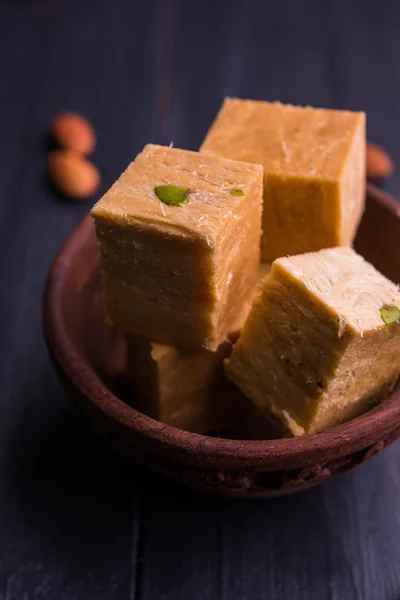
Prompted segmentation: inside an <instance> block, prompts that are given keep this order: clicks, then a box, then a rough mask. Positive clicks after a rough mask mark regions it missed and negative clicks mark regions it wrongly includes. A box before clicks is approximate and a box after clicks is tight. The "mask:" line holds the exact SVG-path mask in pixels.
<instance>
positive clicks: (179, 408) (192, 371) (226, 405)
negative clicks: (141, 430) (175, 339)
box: [126, 263, 271, 433]
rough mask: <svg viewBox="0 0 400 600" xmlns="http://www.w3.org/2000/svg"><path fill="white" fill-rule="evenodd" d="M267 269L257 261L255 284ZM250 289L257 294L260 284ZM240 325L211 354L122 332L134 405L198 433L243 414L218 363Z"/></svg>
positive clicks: (268, 266)
mask: <svg viewBox="0 0 400 600" xmlns="http://www.w3.org/2000/svg"><path fill="white" fill-rule="evenodd" d="M270 269H271V264H270V263H261V264H260V269H259V274H258V279H259V282H260V281H261V280H262V279H263V278H264V277H265V276H266V275H267V273H269V271H270ZM254 293H255V294H257V293H259V289H258V285H257V287H256V289H255V290H254ZM250 301H251V299H250ZM240 325H241V323H238V324H237V325H236V326H234V328H233V332H232V335H230V336H229V338H230V339H229V340H225V341H224V342H222V344H221V345H220V346H219V348H218V350H216V351H215V352H210V351H208V350H202V349H200V350H199V349H196V350H190V349H189V350H188V349H184V348H176V347H174V346H166V345H164V344H157V343H156V342H152V341H150V340H148V339H147V338H145V337H143V336H138V335H128V336H126V337H127V349H128V350H127V360H126V377H127V381H128V383H129V387H130V389H131V390H132V392H133V398H134V403H135V408H137V409H138V410H140V411H141V412H143V413H145V414H147V415H149V416H150V417H153V418H154V419H157V420H159V421H162V422H163V423H166V424H167V425H173V426H174V427H178V428H179V429H186V430H187V431H194V432H196V433H206V432H208V431H210V430H212V429H218V428H220V427H222V426H224V425H228V424H230V423H231V422H232V421H233V420H235V419H236V418H237V417H238V414H240V413H241V411H242V409H243V406H242V405H243V401H245V399H244V398H243V396H242V395H241V394H240V393H239V392H238V390H237V388H235V386H233V385H232V384H231V383H230V382H229V381H227V379H226V377H225V374H224V369H223V365H222V361H223V359H225V358H227V357H228V356H229V354H230V353H231V351H232V341H236V339H237V338H238V337H239V334H240ZM245 403H246V404H247V402H246V401H245Z"/></svg>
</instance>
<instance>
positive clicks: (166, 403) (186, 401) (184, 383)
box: [126, 335, 247, 433]
mask: <svg viewBox="0 0 400 600" xmlns="http://www.w3.org/2000/svg"><path fill="white" fill-rule="evenodd" d="M127 342H128V344H127V345H128V352H127V363H126V377H127V381H128V384H129V388H130V390H131V392H132V398H133V401H134V406H135V408H137V409H138V410H140V411H141V412H143V413H145V414H147V415H148V416H150V417H153V418H154V419H157V420H158V421H161V422H162V423H165V424H167V425H172V426H173V427H177V428H178V429H185V430H186V431H192V432H195V433H207V432H209V431H211V430H215V429H219V428H221V427H223V426H225V425H228V424H230V423H231V422H232V420H234V419H235V418H236V416H237V414H238V412H239V413H240V411H242V410H243V407H245V406H246V405H247V400H246V399H245V398H243V396H242V395H241V394H240V393H239V391H238V390H237V389H236V388H235V386H233V385H232V383H231V382H230V381H228V380H227V379H226V377H225V374H224V369H223V364H222V361H223V359H224V358H226V357H227V356H228V355H229V353H230V352H231V349H232V343H231V342H230V341H229V340H226V341H224V342H222V344H221V345H220V347H219V348H218V350H216V351H215V352H210V351H208V350H201V349H200V350H199V349H196V350H187V349H183V348H176V347H173V346H166V345H164V344H157V343H155V342H151V341H150V340H148V339H147V338H144V337H142V336H135V335H130V336H127Z"/></svg>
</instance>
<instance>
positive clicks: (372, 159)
mask: <svg viewBox="0 0 400 600" xmlns="http://www.w3.org/2000/svg"><path fill="white" fill-rule="evenodd" d="M393 171H394V164H393V160H392V158H391V157H390V156H389V154H388V153H387V152H386V150H384V149H383V148H382V147H381V146H378V145H377V144H373V143H372V142H368V144H367V179H371V180H372V181H379V180H381V179H387V178H388V177H390V176H391V175H392V174H393Z"/></svg>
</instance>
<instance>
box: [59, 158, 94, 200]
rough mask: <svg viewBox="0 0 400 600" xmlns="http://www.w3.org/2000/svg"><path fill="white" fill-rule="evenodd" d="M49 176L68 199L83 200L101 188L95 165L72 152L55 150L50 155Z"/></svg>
mask: <svg viewBox="0 0 400 600" xmlns="http://www.w3.org/2000/svg"><path fill="white" fill-rule="evenodd" d="M48 164H49V174H50V177H51V179H52V181H53V183H54V185H55V186H56V187H57V188H58V190H59V191H60V192H61V193H62V194H63V195H64V196H66V197H68V198H72V199H75V200H83V199H85V198H88V197H89V196H92V195H93V194H94V193H95V192H96V191H97V190H98V188H99V185H100V173H99V171H98V169H97V168H96V167H95V165H94V164H93V163H91V162H90V161H89V160H87V159H86V158H85V157H84V156H82V155H81V154H78V153H77V152H73V151H72V150H54V151H53V152H51V153H50V154H49V163H48Z"/></svg>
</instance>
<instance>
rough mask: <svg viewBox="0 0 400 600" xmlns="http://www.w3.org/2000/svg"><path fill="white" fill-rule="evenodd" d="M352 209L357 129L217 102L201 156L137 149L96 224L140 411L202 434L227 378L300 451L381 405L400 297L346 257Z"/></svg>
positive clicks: (395, 361) (360, 169) (359, 123)
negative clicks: (311, 438) (305, 440)
mask: <svg viewBox="0 0 400 600" xmlns="http://www.w3.org/2000/svg"><path fill="white" fill-rule="evenodd" d="M364 197H365V116H364V114H363V113H351V112H347V111H331V110H322V109H313V108H310V107H307V108H299V107H293V106H285V105H282V104H278V103H272V104H270V103H267V102H254V101H249V100H246V101H245V100H237V99H227V100H226V101H225V102H224V104H223V106H222V108H221V110H220V113H219V114H218V116H217V118H216V120H215V122H214V124H213V125H212V127H211V129H210V131H209V132H208V134H207V137H206V139H205V141H204V142H203V145H202V147H201V149H200V152H189V151H186V150H180V149H175V148H170V147H162V146H156V145H147V146H146V147H145V148H144V149H143V151H142V152H141V153H140V154H139V155H138V156H137V157H136V159H135V160H134V162H132V163H131V164H130V165H129V167H128V168H127V170H126V171H125V172H124V173H123V174H122V175H121V177H120V178H119V179H118V181H117V182H116V183H115V184H114V185H113V186H112V187H111V189H110V190H109V191H108V192H107V193H106V194H105V196H104V197H103V198H102V199H101V200H100V201H99V202H98V203H97V204H96V206H95V207H94V208H93V210H92V214H93V217H94V220H95V226H96V234H97V238H98V241H99V246H100V251H101V265H102V277H103V291H104V304H105V312H106V316H107V319H108V321H109V322H110V323H111V324H112V325H114V326H115V327H117V328H118V329H120V330H121V331H123V332H124V333H126V336H127V340H128V359H127V375H128V378H129V379H130V381H131V383H132V386H133V388H134V389H135V397H136V406H137V407H138V408H139V409H140V410H142V411H143V412H145V413H147V414H149V415H150V416H153V417H154V418H157V419H159V420H161V421H163V422H165V423H167V424H171V425H174V426H176V427H180V428H183V429H188V430H191V431H198V432H206V431H208V430H211V429H214V428H217V427H220V426H222V425H223V424H224V423H226V422H228V421H229V419H230V418H231V417H232V416H233V415H234V413H235V412H236V411H238V410H240V405H241V402H242V400H243V399H242V397H241V396H240V394H239V393H236V392H234V387H233V386H232V387H231V388H229V391H230V393H226V387H225V388H224V386H229V385H230V384H229V383H228V382H227V380H226V377H225V375H227V376H228V378H229V379H230V380H232V381H233V382H234V383H235V384H236V386H237V387H238V388H239V389H240V390H241V392H244V394H245V395H246V396H247V398H249V399H250V400H252V401H253V402H254V403H255V405H256V406H258V407H260V408H261V409H262V410H265V411H267V412H268V414H270V415H271V417H272V418H273V419H274V420H276V421H278V422H279V423H280V425H281V426H282V428H283V429H285V430H286V431H287V432H289V433H291V434H293V435H302V434H304V433H314V432H317V431H321V430H323V429H326V428H327V427H330V426H332V425H335V424H337V423H340V422H343V421H344V420H346V419H348V418H351V417H353V416H355V415H357V414H359V413H360V412H362V411H363V410H366V408H368V407H369V406H371V405H372V404H374V403H376V402H377V401H378V400H379V399H381V398H382V397H383V396H384V395H385V394H386V393H387V391H388V390H389V389H390V388H391V386H392V385H393V384H394V382H395V380H396V379H397V376H398V374H399V371H400V325H399V322H398V318H397V317H396V315H397V313H396V309H397V310H398V307H400V294H399V291H398V288H397V287H396V286H395V285H394V284H393V283H391V282H390V281H389V280H387V279H386V278H385V277H383V275H381V274H380V273H378V272H377V271H376V270H375V269H374V268H373V267H372V266H371V265H369V264H368V263H366V262H365V261H364V260H363V259H362V258H361V257H359V256H358V255H357V254H356V253H355V252H354V251H353V250H351V249H350V246H351V243H352V241H353V239H354V236H355V233H356V230H357V226H358V223H359V220H360V218H361V215H362V211H363V207H364ZM332 247H333V249H330V250H323V249H324V248H332ZM260 248H261V254H260ZM304 252H306V253H307V254H302V253H304ZM287 255H290V256H287ZM293 255H295V256H293ZM285 256H287V257H286V258H279V257H285ZM261 258H263V259H264V260H267V261H271V260H275V259H278V260H275V262H274V263H273V265H272V271H271V273H270V274H268V275H266V276H265V277H264V274H265V273H264V271H265V270H269V268H268V266H266V265H265V264H263V263H262V262H260V259H261ZM260 278H261V283H260V282H259V279H260ZM385 311H386V312H385ZM249 313H250V315H249ZM399 314H400V313H399ZM387 315H390V317H387ZM386 321H388V322H386ZM391 321H393V322H391ZM239 335H240V337H239ZM238 337H239V341H237V338H238ZM232 348H233V351H232ZM224 359H225V360H224ZM223 363H225V367H224V365H223ZM224 371H225V374H224Z"/></svg>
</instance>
